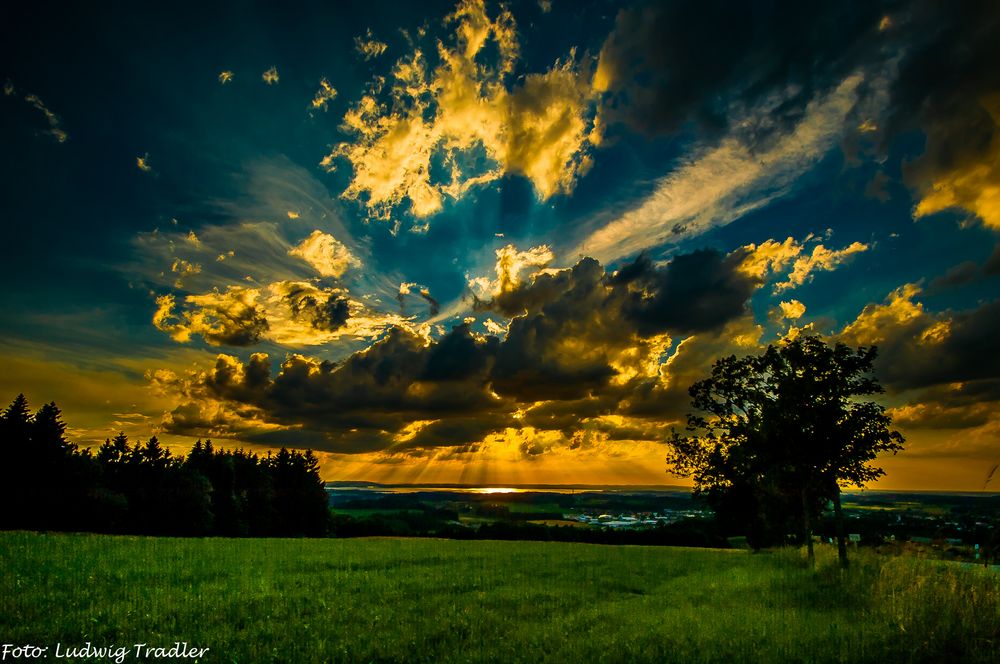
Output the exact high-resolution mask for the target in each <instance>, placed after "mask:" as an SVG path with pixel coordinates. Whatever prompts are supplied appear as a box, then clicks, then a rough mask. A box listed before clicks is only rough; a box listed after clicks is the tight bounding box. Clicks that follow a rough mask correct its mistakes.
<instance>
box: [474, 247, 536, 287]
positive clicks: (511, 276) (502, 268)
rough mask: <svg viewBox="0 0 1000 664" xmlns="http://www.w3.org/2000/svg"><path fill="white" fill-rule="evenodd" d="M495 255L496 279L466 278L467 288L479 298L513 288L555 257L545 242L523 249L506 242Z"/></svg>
mask: <svg viewBox="0 0 1000 664" xmlns="http://www.w3.org/2000/svg"><path fill="white" fill-rule="evenodd" d="M496 257H497V260H496V265H495V266H494V268H493V270H494V272H495V273H496V279H490V278H489V277H472V278H469V279H468V285H469V289H470V290H471V291H472V293H473V294H474V295H475V296H476V297H478V298H480V299H483V300H485V299H489V298H493V297H496V296H498V295H500V294H502V293H506V292H509V291H511V290H513V289H514V288H516V287H517V286H518V285H520V284H521V283H522V282H523V280H524V279H525V278H526V277H528V276H531V275H533V274H537V273H538V272H540V271H541V270H543V269H544V268H545V267H546V266H547V265H548V264H549V263H551V262H552V261H553V260H554V259H555V255H554V254H553V253H552V249H550V248H549V246H548V245H546V244H540V245H538V246H537V247H532V248H530V249H527V250H525V251H520V250H518V248H517V247H515V246H514V245H512V244H508V245H506V246H503V247H501V248H500V249H497V250H496Z"/></svg>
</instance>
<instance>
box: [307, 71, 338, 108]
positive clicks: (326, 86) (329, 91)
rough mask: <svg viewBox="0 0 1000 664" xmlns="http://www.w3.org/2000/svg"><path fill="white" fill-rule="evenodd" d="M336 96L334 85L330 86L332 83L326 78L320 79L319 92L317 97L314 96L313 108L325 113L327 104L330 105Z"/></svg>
mask: <svg viewBox="0 0 1000 664" xmlns="http://www.w3.org/2000/svg"><path fill="white" fill-rule="evenodd" d="M336 96H337V91H336V90H335V89H334V87H333V86H332V85H330V81H328V80H326V79H325V78H321V79H319V90H317V91H316V94H315V96H313V100H312V103H311V106H312V107H313V108H321V109H323V110H324V111H325V110H326V107H327V104H329V103H330V102H331V101H332V100H333V99H334V97H336Z"/></svg>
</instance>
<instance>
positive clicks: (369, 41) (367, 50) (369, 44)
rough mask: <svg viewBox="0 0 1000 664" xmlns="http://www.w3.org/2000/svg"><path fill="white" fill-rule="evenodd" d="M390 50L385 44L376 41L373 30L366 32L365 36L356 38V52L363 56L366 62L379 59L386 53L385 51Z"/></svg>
mask: <svg viewBox="0 0 1000 664" xmlns="http://www.w3.org/2000/svg"><path fill="white" fill-rule="evenodd" d="M387 48H389V47H388V45H386V44H385V43H383V42H380V41H379V40H377V39H375V37H374V36H373V35H372V31H371V29H369V30H368V31H367V32H365V36H364V37H363V38H362V37H355V38H354V50H356V51H357V52H358V53H360V54H361V57H363V58H364V59H365V60H371V59H372V58H377V57H378V56H380V55H382V54H383V53H385V50H386V49H387Z"/></svg>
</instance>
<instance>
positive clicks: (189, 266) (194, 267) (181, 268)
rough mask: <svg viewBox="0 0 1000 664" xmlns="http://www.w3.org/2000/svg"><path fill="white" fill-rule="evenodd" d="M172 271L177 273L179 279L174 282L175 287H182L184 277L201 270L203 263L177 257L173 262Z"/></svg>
mask: <svg viewBox="0 0 1000 664" xmlns="http://www.w3.org/2000/svg"><path fill="white" fill-rule="evenodd" d="M170 271H171V272H174V273H175V274H177V281H175V282H174V288H180V287H181V285H182V282H183V280H184V277H187V276H190V275H193V274H198V273H200V272H201V265H199V264H198V263H191V262H190V261H186V260H184V259H183V258H175V259H174V262H173V264H172V265H171V266H170Z"/></svg>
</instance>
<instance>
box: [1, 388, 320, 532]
mask: <svg viewBox="0 0 1000 664" xmlns="http://www.w3.org/2000/svg"><path fill="white" fill-rule="evenodd" d="M65 433H66V424H65V422H64V421H63V419H62V413H61V412H60V410H59V408H58V407H57V406H56V404H55V403H54V402H53V403H48V404H45V405H44V406H42V407H41V408H40V409H38V411H37V412H35V413H33V414H32V413H31V411H30V409H29V407H28V401H27V399H26V398H25V397H24V395H23V394H20V395H18V396H17V397H16V398H15V399H14V401H13V402H12V403H11V404H10V406H8V407H7V408H6V410H4V411H3V413H2V414H0V528H2V529H6V530H15V529H16V530H22V529H23V530H65V531H91V532H105V533H130V534H146V535H176V536H207V535H221V536H232V537H240V536H249V537H297V536H325V535H327V534H329V530H330V513H329V509H328V506H327V495H326V490H325V488H324V485H323V481H322V480H321V479H320V476H319V463H318V461H317V459H316V457H315V456H314V455H313V453H312V451H306V452H299V451H295V450H288V449H285V448H282V449H280V450H279V451H278V452H277V453H275V454H271V453H268V454H267V455H266V456H259V455H257V454H254V453H250V452H246V451H244V450H242V449H238V450H225V449H219V448H216V447H215V446H214V445H213V444H212V442H211V441H205V442H202V441H201V440H198V441H197V442H195V443H194V445H193V446H192V448H191V451H190V452H189V453H188V454H187V456H183V457H181V456H175V455H173V454H171V452H170V450H169V449H167V448H165V447H163V446H162V445H161V444H160V442H159V441H158V440H157V438H156V436H153V437H151V438H149V439H148V440H146V441H145V442H141V441H135V442H134V443H132V442H130V441H129V439H128V436H126V435H125V434H124V433H119V434H118V435H117V436H115V437H114V438H111V439H108V440H105V441H104V443H103V444H102V445H101V446H100V447H99V448H98V449H97V450H96V452H95V451H92V450H90V449H80V448H79V447H78V446H77V445H75V444H74V443H72V442H70V441H68V440H67V439H66V435H65Z"/></svg>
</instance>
